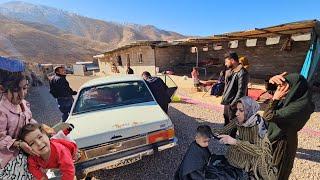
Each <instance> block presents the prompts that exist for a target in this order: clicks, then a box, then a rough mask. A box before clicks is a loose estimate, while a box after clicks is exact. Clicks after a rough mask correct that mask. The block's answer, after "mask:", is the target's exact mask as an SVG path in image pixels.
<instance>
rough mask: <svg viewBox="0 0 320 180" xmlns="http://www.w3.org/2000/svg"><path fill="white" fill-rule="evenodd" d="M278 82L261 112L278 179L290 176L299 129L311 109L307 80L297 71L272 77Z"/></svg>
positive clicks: (275, 82)
mask: <svg viewBox="0 0 320 180" xmlns="http://www.w3.org/2000/svg"><path fill="white" fill-rule="evenodd" d="M270 83H273V84H277V85H278V87H277V90H276V91H275V93H274V95H273V98H272V101H270V103H269V105H268V107H267V109H266V110H265V112H264V115H263V117H264V119H265V120H266V121H267V122H269V127H268V135H269V139H270V141H271V143H272V147H273V161H274V164H275V165H277V167H278V169H279V176H278V179H280V180H283V179H284V180H286V179H288V178H289V176H290V173H291V170H292V168H293V162H294V158H295V155H296V151H297V145H298V134H297V133H298V131H299V130H300V129H302V128H303V126H304V125H305V124H306V122H307V121H308V120H309V118H310V115H311V114H312V112H313V111H314V104H313V103H312V101H311V99H312V97H311V92H310V90H309V87H308V82H307V80H306V79H305V78H304V77H303V76H301V75H299V74H289V75H286V76H285V73H283V74H282V75H277V76H274V77H272V78H271V79H270Z"/></svg>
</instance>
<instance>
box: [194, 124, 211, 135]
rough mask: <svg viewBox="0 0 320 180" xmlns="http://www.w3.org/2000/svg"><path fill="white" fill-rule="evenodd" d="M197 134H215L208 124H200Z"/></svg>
mask: <svg viewBox="0 0 320 180" xmlns="http://www.w3.org/2000/svg"><path fill="white" fill-rule="evenodd" d="M197 134H200V135H201V136H206V137H208V138H211V137H212V136H213V133H212V131H211V128H210V126H208V125H200V126H198V127H197Z"/></svg>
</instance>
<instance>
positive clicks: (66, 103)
mask: <svg viewBox="0 0 320 180" xmlns="http://www.w3.org/2000/svg"><path fill="white" fill-rule="evenodd" d="M54 72H55V76H54V77H53V78H52V79H51V80H50V93H51V94H52V96H53V97H54V98H56V99H57V101H58V106H59V109H60V111H61V112H62V121H63V122H64V121H66V120H67V118H68V116H69V112H70V110H71V107H72V104H73V97H72V95H76V94H77V91H73V90H72V89H71V88H70V86H69V83H68V81H67V80H66V70H65V68H64V67H63V66H59V67H56V68H55V69H54Z"/></svg>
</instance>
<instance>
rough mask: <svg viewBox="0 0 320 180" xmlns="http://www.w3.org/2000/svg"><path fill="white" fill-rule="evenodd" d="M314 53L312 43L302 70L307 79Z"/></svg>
mask: <svg viewBox="0 0 320 180" xmlns="http://www.w3.org/2000/svg"><path fill="white" fill-rule="evenodd" d="M312 54H313V44H311V47H310V48H309V50H308V53H307V56H306V59H305V60H304V63H303V66H302V69H301V72H300V74H301V75H302V76H304V77H305V78H306V79H308V74H309V70H310V66H311V61H312Z"/></svg>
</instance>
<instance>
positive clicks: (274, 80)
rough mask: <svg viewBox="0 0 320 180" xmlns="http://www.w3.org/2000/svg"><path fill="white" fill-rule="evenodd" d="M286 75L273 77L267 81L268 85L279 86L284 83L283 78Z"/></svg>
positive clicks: (284, 73) (285, 73)
mask: <svg viewBox="0 0 320 180" xmlns="http://www.w3.org/2000/svg"><path fill="white" fill-rule="evenodd" d="M287 74H288V73H287V72H283V73H282V74H279V75H275V76H273V77H272V78H270V79H269V83H271V84H278V85H281V84H283V83H284V82H285V81H286V80H285V78H284V76H286V75H287Z"/></svg>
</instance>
